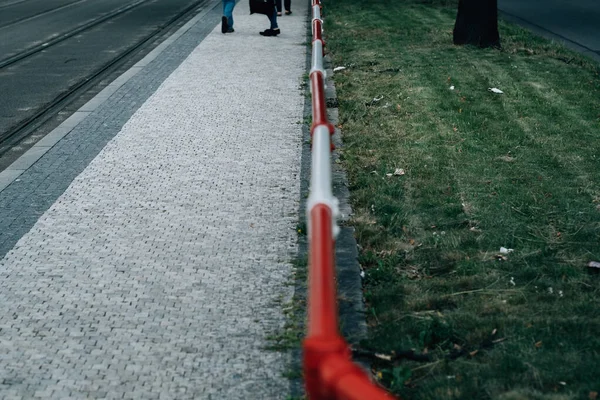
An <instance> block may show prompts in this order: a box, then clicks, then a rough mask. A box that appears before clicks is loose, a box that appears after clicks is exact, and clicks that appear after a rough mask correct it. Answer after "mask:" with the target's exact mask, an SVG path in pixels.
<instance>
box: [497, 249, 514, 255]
mask: <svg viewBox="0 0 600 400" xmlns="http://www.w3.org/2000/svg"><path fill="white" fill-rule="evenodd" d="M513 251H515V249H507V248H506V247H500V254H508V253H512V252H513Z"/></svg>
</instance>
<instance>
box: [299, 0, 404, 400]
mask: <svg viewBox="0 0 600 400" xmlns="http://www.w3.org/2000/svg"><path fill="white" fill-rule="evenodd" d="M312 5H313V7H312V10H313V22H312V32H313V41H312V66H311V71H310V89H311V93H312V115H313V124H312V126H311V136H312V161H311V177H310V195H309V197H308V201H307V205H306V210H307V212H306V214H307V223H308V237H309V252H310V257H309V286H308V292H309V296H308V335H307V337H306V339H305V340H304V342H303V345H302V347H303V350H304V360H303V366H304V379H305V384H306V392H307V394H308V397H309V399H311V400H390V399H393V397H392V396H391V395H390V394H388V393H387V392H386V391H385V390H383V389H382V388H381V387H379V386H378V385H377V384H375V383H374V382H372V381H371V380H370V379H369V376H368V375H367V373H366V372H365V371H363V370H362V369H360V368H359V367H358V366H356V365H355V364H353V363H352V360H351V357H350V356H351V352H350V348H349V347H348V345H347V343H346V342H345V341H344V339H343V338H342V337H341V335H340V333H339V330H338V309H337V294H336V292H337V291H336V280H335V238H336V236H337V235H338V232H339V227H338V226H337V223H336V219H337V217H338V214H339V209H338V200H337V199H336V198H335V197H334V196H333V191H332V179H331V151H332V149H333V145H332V141H331V135H332V134H333V132H334V128H333V125H331V124H330V123H329V121H328V119H327V105H326V102H325V70H324V69H323V54H324V53H323V51H324V50H323V49H324V45H323V39H322V36H321V34H322V21H321V3H320V1H319V0H312Z"/></svg>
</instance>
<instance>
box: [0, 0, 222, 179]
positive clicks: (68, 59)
mask: <svg viewBox="0 0 600 400" xmlns="http://www.w3.org/2000/svg"><path fill="white" fill-rule="evenodd" d="M205 3H206V2H205V1H201V0H0V94H1V95H0V138H3V135H4V137H6V136H7V134H8V133H11V132H13V131H14V129H15V128H16V127H20V126H22V125H23V124H24V123H25V122H26V121H29V120H30V119H31V118H32V117H33V116H35V115H37V114H38V113H39V112H40V110H43V109H45V108H46V107H47V106H48V105H49V104H52V103H53V102H54V101H55V100H56V99H57V98H61V97H62V96H64V95H65V94H67V93H70V91H71V90H72V89H73V88H74V87H78V85H80V84H81V83H82V82H86V81H87V80H88V78H89V77H90V76H92V75H94V74H96V73H97V72H98V71H99V70H101V69H102V68H103V67H105V66H107V65H109V64H110V63H111V62H113V61H114V60H115V59H117V58H118V57H119V56H120V55H122V54H124V53H125V52H128V51H129V50H131V49H132V48H134V47H135V46H136V45H138V44H139V43H140V42H142V41H144V40H146V39H147V38H149V37H150V36H152V35H153V34H155V33H156V32H157V31H158V30H159V29H160V28H161V27H164V26H165V25H166V24H167V23H168V22H171V21H172V19H173V18H174V17H175V16H177V15H179V14H180V13H182V12H183V11H184V10H186V9H188V8H189V7H191V6H194V5H196V7H195V8H193V9H192V10H195V11H200V10H201V9H202V8H203V7H204V4H205ZM120 11H123V12H120ZM194 14H195V12H193V11H192V12H190V13H189V14H188V15H187V16H186V18H183V19H182V20H181V21H179V23H177V24H173V25H172V30H175V29H176V28H177V27H178V26H180V25H182V24H183V23H184V22H185V20H187V19H189V18H191V17H192V16H193V15H194ZM101 19H104V20H102V21H100V22H99V20H101ZM216 22H217V21H215V23H216ZM89 25H93V26H89ZM170 27H171V26H170ZM74 30H80V31H79V32H76V33H75V34H73V32H74ZM168 31H169V30H167V29H164V32H163V31H161V35H158V36H156V37H154V36H153V39H152V40H150V41H148V43H147V45H146V46H145V48H144V50H143V51H142V50H139V51H137V50H136V52H135V53H132V54H131V56H130V57H129V58H132V59H131V60H129V64H132V63H133V62H135V61H136V60H137V59H139V58H141V57H142V56H143V55H144V54H145V53H147V52H148V51H150V50H151V48H152V47H153V46H155V45H157V44H158V43H159V42H160V40H159V37H160V39H162V38H164V37H166V36H167V34H168ZM71 34H72V36H70V37H68V38H67V39H65V40H64V41H60V42H59V43H56V44H53V41H54V40H56V39H57V38H61V37H64V36H65V35H66V36H69V35H71ZM48 43H49V45H47V44H48ZM40 46H44V48H43V49H40V51H39V52H36V53H34V54H31V55H29V56H27V57H25V58H24V59H21V60H18V61H17V62H15V63H13V64H10V65H5V66H3V63H6V62H7V60H9V61H10V60H11V59H15V57H19V56H20V55H23V54H25V53H27V52H28V51H31V50H32V49H34V50H35V49H36V48H37V49H39V47H40ZM110 72H111V71H107V72H106V73H104V75H106V74H109V73H110ZM112 72H113V73H114V72H115V71H112ZM101 78H105V79H106V78H107V76H100V77H98V78H97V80H98V81H100V80H101ZM113 78H114V77H113ZM86 90H88V91H89V90H91V89H89V88H87V89H86ZM99 90H101V87H98V89H97V90H96V91H99ZM92 94H93V93H91V94H90V93H88V97H89V96H91V95H92ZM76 95H81V93H79V94H77V93H75V94H74V95H73V97H75V96H76ZM71 100H73V101H74V100H75V99H71ZM66 103H67V102H66V101H65V104H66ZM54 111H56V113H58V111H60V110H58V109H57V110H54ZM62 114H63V116H64V114H65V113H64V112H63V113H62ZM65 117H66V116H65ZM46 119H47V118H46ZM63 119H64V118H63ZM36 123H37V122H36ZM36 129H37V128H36ZM34 136H36V137H38V138H39V137H41V136H42V135H41V134H40V133H39V132H35V134H34ZM32 141H33V140H28V142H32ZM26 142H27V141H26ZM2 146H4V147H3V148H2ZM7 146H8V145H7V144H6V143H4V144H2V143H0V148H2V150H3V151H2V152H0V154H1V153H5V152H6V148H7ZM11 146H13V147H14V148H15V149H16V150H17V153H18V150H19V149H20V148H21V147H23V146H16V147H15V146H14V144H11ZM11 149H12V147H11ZM16 155H17V154H14V155H13V157H10V156H9V158H14V157H16ZM6 157H7V156H6V154H5V155H4V156H3V157H0V169H1V168H2V166H3V165H4V166H6V164H7V162H8V161H10V159H9V160H8V161H6Z"/></svg>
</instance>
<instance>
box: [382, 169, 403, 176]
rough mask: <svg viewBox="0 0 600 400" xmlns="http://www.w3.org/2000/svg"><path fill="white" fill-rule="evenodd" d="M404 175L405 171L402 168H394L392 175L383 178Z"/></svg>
mask: <svg viewBox="0 0 600 400" xmlns="http://www.w3.org/2000/svg"><path fill="white" fill-rule="evenodd" d="M405 173H406V171H404V169H402V168H396V170H395V171H394V173H393V174H392V173H387V174H385V176H387V177H388V178H389V177H391V176H402V175H404V174H405Z"/></svg>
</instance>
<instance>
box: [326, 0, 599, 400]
mask: <svg viewBox="0 0 600 400" xmlns="http://www.w3.org/2000/svg"><path fill="white" fill-rule="evenodd" d="M455 13H456V11H455V3H454V2H453V1H418V0H404V1H400V0H395V1H392V0H371V1H368V2H365V1H363V0H344V1H341V0H339V1H331V2H327V3H325V4H324V17H325V33H326V37H325V39H326V41H327V48H328V52H329V54H330V56H331V57H332V59H333V62H334V66H345V67H346V69H345V70H344V71H342V72H339V73H336V75H335V82H336V90H337V94H338V101H339V105H340V107H339V108H340V121H341V122H340V125H341V127H342V131H343V135H344V142H345V146H344V149H343V154H342V158H343V162H344V165H345V167H346V168H347V171H348V174H349V178H350V184H351V187H350V189H351V194H352V201H353V207H354V211H355V215H354V217H353V221H352V223H353V225H354V226H355V228H356V232H357V239H358V242H359V244H360V247H361V260H360V261H361V264H362V266H363V267H364V268H365V269H366V271H367V273H366V280H365V289H364V294H365V299H366V301H367V306H368V311H369V312H368V316H369V326H370V337H369V339H368V340H367V341H366V342H365V344H364V345H365V346H366V347H370V348H373V349H376V350H378V351H382V352H385V351H392V350H408V349H414V350H415V351H416V352H427V353H428V354H429V355H430V356H431V361H430V362H428V363H418V362H414V361H402V362H398V363H396V364H395V365H392V364H388V363H384V362H380V363H376V364H375V368H376V370H377V372H378V373H377V376H378V377H379V378H380V380H381V382H382V383H383V384H385V385H387V386H388V387H390V388H391V389H392V390H393V391H394V392H395V393H398V394H400V395H402V396H403V397H405V398H406V399H409V400H413V399H434V398H435V399H587V398H588V396H589V394H590V392H594V391H596V392H597V391H600V373H599V371H598V366H600V361H599V360H600V275H592V274H589V273H588V271H587V269H588V268H586V264H587V263H588V262H589V261H594V260H596V261H600V76H599V71H600V68H599V66H598V65H597V64H594V63H593V62H591V61H589V60H586V59H584V58H582V57H580V56H578V55H577V54H574V53H571V52H570V51H568V50H566V49H564V48H563V47H561V46H559V45H556V44H553V43H550V42H548V41H546V40H543V39H540V38H537V37H534V36H533V35H531V34H529V33H528V32H526V31H524V30H522V29H520V28H518V27H515V26H513V25H509V24H505V23H501V24H500V34H501V38H502V45H503V49H502V50H501V51H498V50H493V49H484V50H482V49H478V48H473V47H456V46H453V45H452V27H453V23H454V17H455V15H456V14H455ZM450 86H454V87H455V88H454V90H450ZM491 87H497V88H499V89H501V90H502V91H504V94H501V95H498V94H494V93H491V92H489V91H488V88H491ZM381 96H383V98H382V99H381V100H379V101H373V99H374V98H380V97H381ZM396 168H402V169H404V170H405V171H406V173H405V175H401V176H394V175H392V176H387V175H386V174H390V173H393V172H394V170H395V169H396ZM500 247H506V248H510V249H514V251H513V252H511V253H508V254H503V255H500V253H499V250H500ZM492 333H493V334H492ZM457 349H459V350H460V353H461V354H464V355H463V356H459V357H452V356H451V355H452V354H456V352H457V351H458V350H457Z"/></svg>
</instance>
